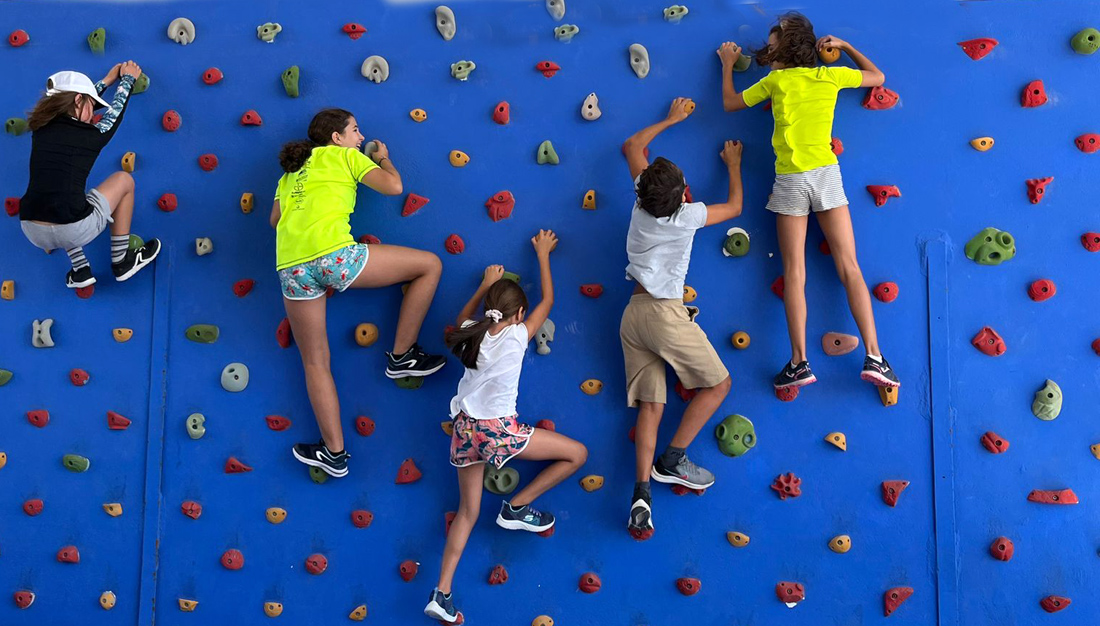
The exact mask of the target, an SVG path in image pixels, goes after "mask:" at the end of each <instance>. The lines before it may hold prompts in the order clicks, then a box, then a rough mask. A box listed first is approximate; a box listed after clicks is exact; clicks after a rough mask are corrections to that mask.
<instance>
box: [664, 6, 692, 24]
mask: <svg viewBox="0 0 1100 626" xmlns="http://www.w3.org/2000/svg"><path fill="white" fill-rule="evenodd" d="M687 14H688V8H687V7H686V6H684V5H682V4H674V5H672V6H670V7H668V8H667V9H665V21H666V22H672V23H673V24H675V23H677V22H679V21H680V20H682V19H684V17H685V16H687Z"/></svg>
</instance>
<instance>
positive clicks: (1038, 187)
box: [1027, 176, 1054, 204]
mask: <svg viewBox="0 0 1100 626" xmlns="http://www.w3.org/2000/svg"><path fill="white" fill-rule="evenodd" d="M1053 180H1054V177H1053V176H1047V177H1046V178H1031V179H1029V180H1028V181H1027V197H1028V198H1029V199H1030V200H1031V203H1032V204H1039V203H1040V202H1042V201H1043V196H1045V195H1046V189H1047V185H1049V184H1050V183H1051V181H1053Z"/></svg>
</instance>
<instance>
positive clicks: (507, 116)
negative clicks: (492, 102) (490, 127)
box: [493, 100, 511, 126]
mask: <svg viewBox="0 0 1100 626" xmlns="http://www.w3.org/2000/svg"><path fill="white" fill-rule="evenodd" d="M509 120H511V106H510V105H509V104H508V102H507V101H506V100H501V101H500V102H498V103H497V106H496V108H495V109H493V121H494V122H496V123H497V124H500V125H501V126H503V125H505V124H507V123H508V122H509Z"/></svg>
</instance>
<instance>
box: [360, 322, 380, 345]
mask: <svg viewBox="0 0 1100 626" xmlns="http://www.w3.org/2000/svg"><path fill="white" fill-rule="evenodd" d="M376 341H378V327H377V326H375V325H374V324H371V323H369V322H367V323H364V324H360V325H358V326H356V327H355V343H357V344H359V345H361V346H363V347H364V348H366V347H368V346H372V345H374V342H376Z"/></svg>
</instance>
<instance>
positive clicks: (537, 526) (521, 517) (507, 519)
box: [497, 502, 554, 533]
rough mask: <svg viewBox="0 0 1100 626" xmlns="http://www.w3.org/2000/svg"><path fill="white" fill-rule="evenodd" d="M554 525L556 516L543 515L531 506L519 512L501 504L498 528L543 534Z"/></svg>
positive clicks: (510, 506)
mask: <svg viewBox="0 0 1100 626" xmlns="http://www.w3.org/2000/svg"><path fill="white" fill-rule="evenodd" d="M553 525H554V516H553V515H551V514H550V513H543V512H542V511H539V510H538V509H535V508H533V507H532V506H531V505H529V504H528V505H526V506H522V507H520V508H519V510H515V509H513V508H512V505H510V504H508V503H507V502H501V503H500V514H499V515H497V526H500V527H501V528H507V529H508V530H527V531H530V532H533V533H541V532H542V531H544V530H547V529H549V528H550V527H552V526H553Z"/></svg>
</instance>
